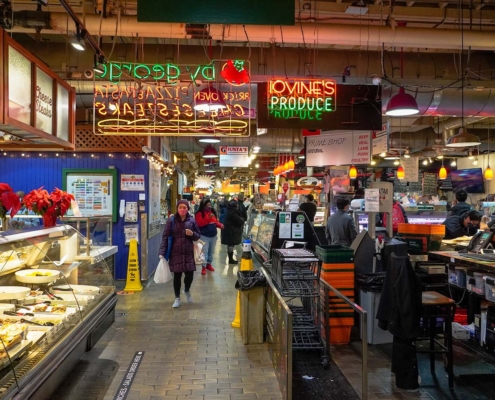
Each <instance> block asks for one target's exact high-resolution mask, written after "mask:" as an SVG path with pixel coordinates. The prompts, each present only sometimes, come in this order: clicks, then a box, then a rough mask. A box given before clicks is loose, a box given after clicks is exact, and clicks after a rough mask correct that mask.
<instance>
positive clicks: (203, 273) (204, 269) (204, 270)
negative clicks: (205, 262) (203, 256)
mask: <svg viewBox="0 0 495 400" xmlns="http://www.w3.org/2000/svg"><path fill="white" fill-rule="evenodd" d="M201 275H206V268H205V267H203V269H202V270H201Z"/></svg>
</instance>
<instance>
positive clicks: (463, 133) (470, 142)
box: [445, 127, 481, 147]
mask: <svg viewBox="0 0 495 400" xmlns="http://www.w3.org/2000/svg"><path fill="white" fill-rule="evenodd" d="M480 144H481V141H480V138H479V137H478V136H476V135H473V134H471V133H469V132H468V131H467V130H465V129H464V127H461V128H460V129H459V132H458V133H457V135H454V136H451V137H449V139H448V140H447V143H446V144H445V146H447V147H470V146H479V145H480Z"/></svg>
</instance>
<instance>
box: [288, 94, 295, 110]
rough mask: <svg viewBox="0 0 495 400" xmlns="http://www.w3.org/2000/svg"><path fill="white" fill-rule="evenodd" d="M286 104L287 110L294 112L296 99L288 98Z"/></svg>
mask: <svg viewBox="0 0 495 400" xmlns="http://www.w3.org/2000/svg"><path fill="white" fill-rule="evenodd" d="M287 104H288V106H289V110H295V109H296V98H295V97H290V98H289V100H288V102H287Z"/></svg>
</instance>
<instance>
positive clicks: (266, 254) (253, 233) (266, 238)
mask: <svg viewBox="0 0 495 400" xmlns="http://www.w3.org/2000/svg"><path fill="white" fill-rule="evenodd" d="M275 217H276V214H275V213H272V212H265V211H262V212H259V211H253V212H252V213H251V216H250V218H249V219H248V224H247V225H248V234H247V235H246V238H249V239H251V242H252V245H251V247H252V248H253V250H254V252H255V253H256V254H257V255H258V256H259V257H260V258H261V259H262V260H264V261H267V260H269V258H270V247H271V243H272V237H273V230H274V229H275Z"/></svg>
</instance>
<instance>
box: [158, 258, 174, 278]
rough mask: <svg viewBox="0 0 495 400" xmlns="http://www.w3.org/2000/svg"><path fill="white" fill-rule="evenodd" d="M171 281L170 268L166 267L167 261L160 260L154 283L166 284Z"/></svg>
mask: <svg viewBox="0 0 495 400" xmlns="http://www.w3.org/2000/svg"><path fill="white" fill-rule="evenodd" d="M170 280H172V272H170V267H169V266H168V261H167V260H165V259H164V258H160V262H159V263H158V267H156V271H155V277H154V281H155V283H158V284H160V283H167V282H168V281H170Z"/></svg>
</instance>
